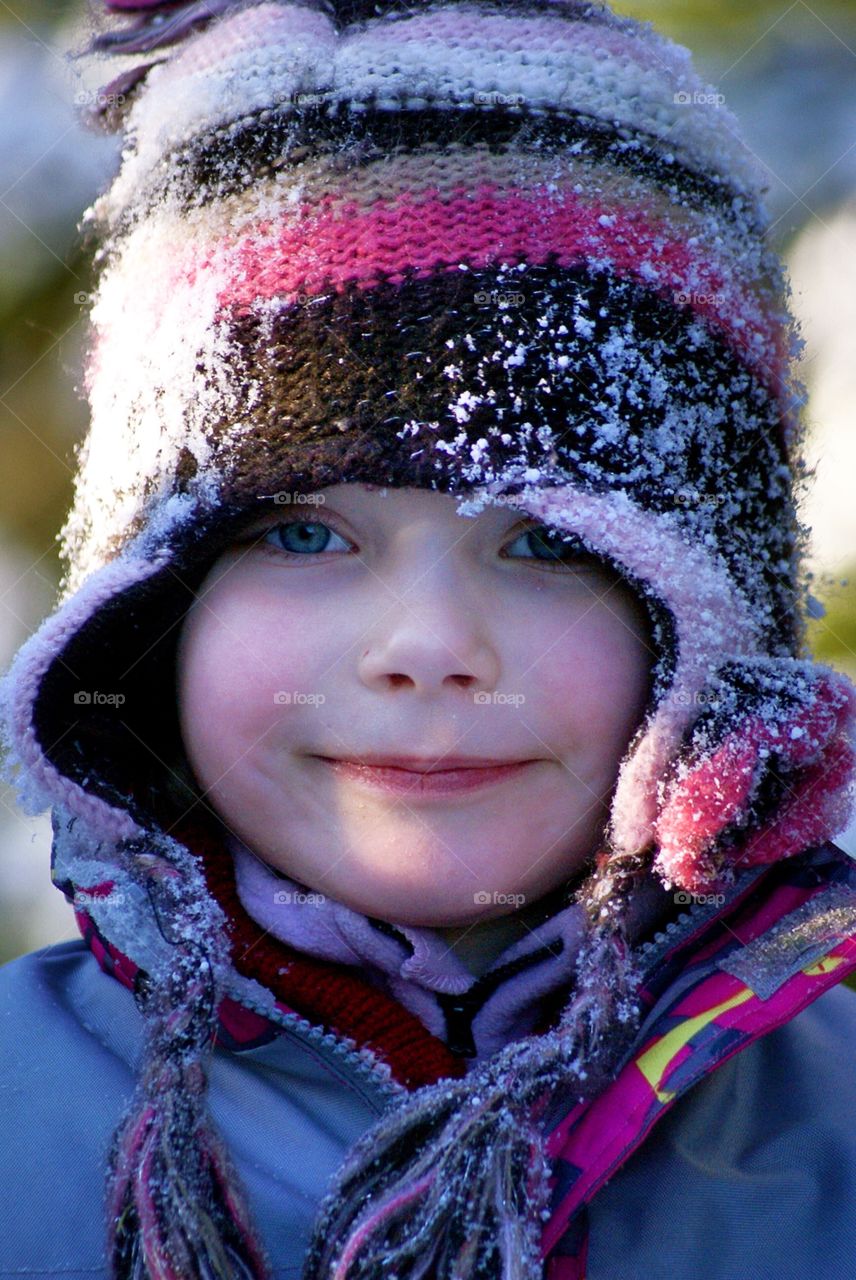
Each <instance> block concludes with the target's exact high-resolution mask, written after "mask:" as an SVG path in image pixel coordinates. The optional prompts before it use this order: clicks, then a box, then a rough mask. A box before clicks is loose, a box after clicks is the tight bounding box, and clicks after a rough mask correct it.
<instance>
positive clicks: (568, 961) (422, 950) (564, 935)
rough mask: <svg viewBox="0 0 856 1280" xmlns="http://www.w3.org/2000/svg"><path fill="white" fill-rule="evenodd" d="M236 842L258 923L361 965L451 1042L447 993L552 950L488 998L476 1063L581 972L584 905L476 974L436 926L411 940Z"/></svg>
mask: <svg viewBox="0 0 856 1280" xmlns="http://www.w3.org/2000/svg"><path fill="white" fill-rule="evenodd" d="M227 844H228V848H229V850H230V852H231V853H232V856H233V858H234V864H235V882H236V886H237V891H238V897H239V898H240V900H241V903H242V905H243V906H244V909H245V910H246V911H247V913H248V914H249V915H250V916H252V918H253V919H254V920H255V921H256V922H257V923H258V924H260V925H262V927H263V928H265V929H268V930H269V931H270V932H271V933H272V934H273V935H274V937H277V938H279V939H280V940H281V941H283V942H285V943H287V944H288V945H289V946H292V947H295V948H296V949H298V950H300V951H303V952H306V953H308V954H309V955H313V956H319V957H321V958H322V959H325V960H333V961H336V962H338V963H339V964H349V965H356V966H359V967H360V968H361V969H362V970H363V971H364V974H365V976H366V977H367V978H368V979H369V980H370V981H372V982H373V983H374V984H375V985H377V986H380V987H382V988H383V989H384V990H386V991H387V992H388V993H389V994H390V995H392V996H393V997H394V998H395V999H396V1000H398V1001H399V1003H401V1004H402V1005H404V1007H405V1008H406V1009H409V1010H410V1011H411V1013H414V1014H415V1015H416V1016H417V1017H418V1018H419V1019H420V1020H421V1021H422V1023H423V1024H424V1025H425V1026H426V1027H427V1029H428V1030H429V1031H430V1032H431V1033H432V1035H436V1036H438V1037H439V1038H440V1039H441V1040H443V1041H444V1043H448V1036H447V1027H446V1018H445V1015H444V1013H443V1009H442V1006H441V1002H440V1000H439V999H438V996H442V995H454V996H460V995H463V994H464V993H466V992H468V991H470V990H471V988H473V987H474V986H475V985H476V983H478V982H482V983H483V984H484V986H485V987H489V986H490V984H489V983H487V982H486V981H485V979H486V978H488V977H489V976H490V975H491V974H493V973H495V972H496V971H497V970H498V969H500V968H503V967H504V966H505V965H507V964H509V963H510V962H511V961H514V960H518V959H520V958H522V957H523V956H528V955H531V954H533V953H534V952H537V951H539V950H541V949H544V948H547V950H545V952H544V955H543V956H542V957H540V958H539V959H537V960H533V962H532V964H531V966H528V967H526V968H525V969H524V970H523V972H521V973H512V974H510V975H509V976H508V977H505V978H502V979H500V980H499V981H498V984H497V986H496V987H495V989H494V990H492V991H489V992H488V993H487V994H486V995H485V998H484V1001H483V1003H482V1004H481V1005H480V1007H479V1008H478V1011H477V1012H476V1013H475V1014H474V1016H473V1017H472V1020H471V1023H470V1028H471V1031H472V1037H473V1041H474V1044H475V1049H476V1056H475V1058H472V1059H470V1061H469V1065H470V1067H472V1066H474V1065H477V1064H478V1063H480V1062H482V1061H483V1060H484V1059H485V1058H487V1057H490V1056H491V1054H493V1053H495V1052H496V1051H497V1050H498V1049H500V1048H502V1047H503V1045H505V1044H507V1043H509V1041H511V1040H514V1039H519V1038H520V1037H522V1036H525V1035H528V1034H530V1033H531V1032H532V1031H533V1030H534V1028H535V1026H536V1024H537V1022H538V1019H539V1016H540V1011H541V1000H542V998H543V997H544V996H547V995H549V994H550V993H551V992H553V991H555V990H556V989H557V988H559V987H560V986H561V985H563V984H564V985H568V984H569V983H570V981H571V980H572V978H573V975H574V967H575V964H576V959H577V953H578V950H579V945H580V941H581V938H582V934H583V928H584V924H583V912H582V909H581V908H580V907H579V906H577V905H576V904H575V903H574V904H571V905H570V906H568V907H565V908H564V909H563V910H561V911H558V912H556V914H555V915H553V916H551V917H550V918H549V919H548V920H545V921H544V922H543V923H542V924H540V925H537V926H536V927H535V928H533V929H532V930H531V932H530V933H529V934H528V935H527V936H526V937H524V938H520V939H518V940H517V941H516V942H514V943H512V944H511V945H510V946H508V947H506V949H505V950H504V951H503V952H502V954H501V955H500V956H498V957H497V959H496V960H495V961H494V963H493V964H492V965H491V967H490V969H488V970H487V973H486V974H483V975H481V977H476V976H475V975H474V974H472V973H470V971H469V970H468V969H466V968H465V967H464V965H463V964H462V963H461V961H460V960H459V959H458V957H457V956H456V955H455V953H454V951H452V950H451V948H450V947H449V945H448V943H447V942H446V941H445V939H444V938H443V937H442V935H441V934H439V933H438V932H437V931H436V930H435V929H431V928H425V927H417V926H414V925H394V926H393V928H395V929H396V930H398V932H399V933H400V934H402V935H403V936H404V938H405V939H406V940H407V942H408V943H410V947H408V946H407V945H406V943H405V942H404V941H402V940H401V939H400V938H397V937H394V936H391V935H390V934H388V933H386V932H384V931H383V930H382V929H380V928H378V927H377V925H375V924H372V923H371V921H370V920H369V919H368V917H367V916H365V915H363V914H362V913H361V912H359V911H354V910H352V909H351V908H350V907H347V906H345V904H344V903H342V902H339V901H337V900H336V899H334V898H330V897H326V896H324V895H320V894H313V893H312V892H311V891H310V890H308V889H307V888H306V887H305V886H304V885H301V884H299V883H298V882H297V881H294V880H290V879H288V878H287V877H284V876H281V875H280V874H279V873H277V872H274V871H273V870H272V869H271V868H270V867H269V866H268V865H267V864H266V863H265V862H263V861H262V860H261V858H259V857H257V856H256V854H254V853H253V852H252V851H251V850H250V849H248V848H247V846H246V845H244V844H243V843H242V842H241V841H239V840H237V839H236V838H235V837H234V836H230V837H229V839H228V841H227ZM411 947H412V952H411Z"/></svg>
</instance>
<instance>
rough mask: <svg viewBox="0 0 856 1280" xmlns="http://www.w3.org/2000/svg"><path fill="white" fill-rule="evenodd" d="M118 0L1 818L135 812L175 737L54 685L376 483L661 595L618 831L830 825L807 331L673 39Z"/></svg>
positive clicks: (603, 26) (842, 706)
mask: <svg viewBox="0 0 856 1280" xmlns="http://www.w3.org/2000/svg"><path fill="white" fill-rule="evenodd" d="M106 9H107V10H108V11H110V20H109V23H108V25H107V26H106V27H105V28H104V29H103V30H101V31H100V32H99V33H98V34H97V35H95V36H94V37H93V39H92V42H91V51H94V52H95V53H97V54H99V55H105V54H109V55H110V57H111V58H112V59H114V60H115V61H116V64H117V65H120V64H121V66H122V70H121V72H120V74H119V75H118V76H117V77H115V78H114V79H113V81H112V82H111V83H110V84H108V85H107V87H106V88H105V89H104V90H103V91H102V92H101V94H100V95H99V98H98V106H97V108H96V109H95V112H94V114H95V115H96V116H99V117H100V119H101V121H102V123H103V124H105V126H106V127H108V128H113V129H117V128H122V129H123V130H124V135H125V150H124V153H123V158H122V164H121V168H120V171H119V173H118V174H117V176H116V178H115V180H114V181H113V183H112V184H111V185H110V187H109V188H108V189H107V190H106V191H105V192H104V193H103V194H102V195H101V196H100V197H99V199H98V200H97V201H96V202H95V204H94V205H93V207H92V208H91V209H90V210H89V211H88V213H87V215H86V218H85V224H86V226H87V228H88V229H89V231H90V233H91V234H92V235H93V236H94V237H95V238H96V240H97V243H98V245H99V248H98V253H97V261H98V265H99V279H98V285H97V290H96V293H95V299H94V305H93V307H92V312H91V332H90V345H89V351H88V359H87V367H86V375H85V386H86V392H87V395H88V398H89V403H90V406H91V426H90V429H89V434H88V436H87V438H86V441H85V443H84V444H83V446H82V448H81V452H80V459H79V461H80V466H79V473H78V476H77V482H76V489H75V498H74V505H73V508H72V510H71V512H70V513H69V516H68V519H67V521H66V524H65V527H64V529H63V534H62V546H63V554H64V558H65V562H66V566H67V569H66V574H65V578H64V581H63V586H62V593H61V608H60V609H59V610H58V612H57V613H56V614H55V615H54V616H53V617H52V618H50V619H48V620H47V622H46V623H45V624H44V625H43V627H42V629H41V630H40V631H39V632H38V634H37V635H36V636H35V637H34V638H33V639H32V641H31V642H29V644H28V645H26V646H24V649H23V650H22V651H21V654H20V655H19V658H18V662H17V665H16V669H15V672H14V673H13V677H12V680H11V684H7V687H6V693H5V706H6V712H7V720H8V723H9V724H10V726H11V734H10V736H11V744H12V746H11V756H12V760H13V764H14V765H15V766H18V765H19V766H21V771H22V781H20V782H19V785H20V787H21V789H22V797H23V802H25V803H29V804H30V805H32V806H36V807H41V808H43V807H45V805H46V804H49V803H51V802H52V800H53V799H55V798H59V799H61V800H62V802H63V803H64V804H65V805H66V806H67V807H68V809H69V811H70V812H72V813H78V814H80V815H81V816H83V815H85V816H86V817H87V819H88V820H90V821H91V822H92V823H93V824H94V827H95V829H96V830H97V831H98V832H100V833H101V834H102V835H104V836H105V837H127V836H130V835H132V834H134V833H138V832H139V831H141V830H143V829H145V827H146V825H147V822H148V821H149V815H147V814H146V812H145V810H144V809H141V808H139V807H135V802H134V801H133V800H132V799H131V797H130V795H129V786H128V779H129V777H131V776H135V775H137V774H139V771H140V769H145V768H148V767H149V759H148V758H145V757H142V758H141V754H140V753H141V748H139V745H138V744H139V741H140V739H143V740H147V741H148V740H149V736H148V735H151V734H157V733H160V734H167V735H169V734H171V735H172V737H173V738H174V736H175V725H174V723H172V722H169V712H168V711H166V712H163V715H162V719H161V720H159V721H154V720H152V721H151V722H148V721H145V722H144V721H143V720H142V719H140V720H137V721H136V722H135V723H133V724H132V720H133V717H134V716H135V715H138V716H140V717H142V716H143V712H142V710H140V711H135V710H134V708H135V707H140V704H141V703H143V702H146V699H141V698H140V697H136V698H128V699H126V711H125V713H124V716H123V715H121V714H120V715H117V714H116V712H115V710H114V709H113V708H104V707H98V708H95V707H93V708H91V709H90V710H89V711H84V710H83V709H82V708H81V707H80V706H79V705H75V704H74V702H73V699H72V687H73V686H74V687H78V686H81V685H85V683H86V674H87V672H91V671H92V669H93V666H92V664H93V661H94V658H93V654H94V652H95V651H96V641H97V651H98V654H99V659H98V663H99V665H98V671H99V682H100V683H101V684H102V685H105V684H109V687H114V688H116V689H117V690H118V689H121V688H123V687H126V686H127V687H129V688H134V687H135V686H134V685H133V681H134V679H135V678H136V679H138V680H142V679H143V677H144V675H145V678H146V679H149V680H150V679H151V674H152V670H153V667H152V664H153V663H154V662H155V661H156V659H157V655H158V654H161V657H160V662H161V665H162V669H163V670H164V671H166V670H168V669H169V662H170V658H171V654H170V651H169V649H168V648H166V647H165V646H164V644H163V643H162V644H160V646H159V647H158V645H157V644H156V643H155V641H156V640H157V639H158V638H159V637H160V636H161V635H162V633H163V632H164V621H165V619H167V618H170V617H178V616H179V615H180V612H181V609H182V608H185V607H186V606H187V604H189V602H190V600H191V599H192V591H193V587H194V585H195V584H196V583H198V581H199V580H201V576H202V575H203V573H204V571H205V567H206V565H210V563H211V560H212V557H213V555H214V553H215V551H216V549H217V547H218V546H219V545H221V544H220V542H218V539H221V538H222V537H224V536H225V532H224V531H226V530H228V529H229V528H231V527H233V526H232V524H231V523H230V522H233V521H234V520H236V519H238V518H239V517H241V515H242V514H246V512H247V511H248V509H251V508H252V507H253V506H254V505H257V504H258V503H259V502H262V501H270V500H271V498H272V496H273V495H275V494H277V493H281V492H288V493H291V494H297V493H301V492H308V491H311V490H313V489H316V488H318V487H320V486H324V485H329V484H334V483H337V482H341V481H366V482H371V483H375V484H377V483H382V484H389V485H397V486H402V485H417V486H423V487H430V488H434V489H438V490H441V491H445V492H453V493H456V494H459V495H460V497H461V500H462V507H461V509H462V511H464V512H465V513H466V512H469V513H474V512H476V511H478V510H479V509H480V508H481V507H482V506H483V505H484V504H485V503H489V502H491V501H492V500H494V499H496V498H497V497H501V498H503V499H504V500H505V501H506V502H507V500H508V498H509V496H510V495H515V500H516V501H518V502H519V503H520V505H521V507H523V508H524V509H525V510H526V511H528V512H531V513H532V514H538V515H541V516H543V517H544V519H545V520H548V521H549V522H551V523H552V524H553V525H555V526H556V527H558V528H562V529H566V530H568V531H571V532H573V533H574V534H576V535H577V536H578V537H579V538H580V539H582V541H583V542H584V543H585V545H586V546H588V547H589V548H590V549H591V550H593V551H595V552H596V553H598V554H600V555H602V556H604V557H606V558H608V559H609V560H610V561H611V562H612V563H614V564H616V565H617V566H618V567H619V568H620V569H621V570H622V572H623V573H624V574H625V575H626V577H627V578H628V579H629V580H630V581H631V582H633V583H635V584H636V586H637V588H638V589H639V590H640V591H641V592H642V593H643V595H644V596H645V597H646V599H647V600H648V602H649V605H650V607H651V610H652V615H653V616H654V618H655V620H656V635H657V637H658V640H659V644H660V653H659V659H658V663H657V669H656V680H655V688H654V693H653V696H652V699H651V704H650V706H649V709H648V712H647V715H646V718H645V721H644V723H643V725H642V726H641V728H640V731H639V733H638V734H637V735H636V738H635V739H634V742H633V743H632V744H631V746H630V749H629V750H628V753H627V756H626V758H625V760H624V762H623V764H622V768H621V772H620V775H619V781H618V786H617V789H616V794H615V799H614V805H613V810H612V818H611V827H610V840H611V844H612V845H613V847H615V848H617V849H625V850H628V851H632V850H639V849H643V848H647V847H650V848H652V849H654V850H656V851H657V853H658V861H657V866H658V868H659V869H660V871H661V872H662V873H663V875H664V876H666V877H668V878H670V879H671V880H673V881H674V882H675V883H678V884H681V885H684V886H686V887H692V886H696V887H698V886H699V885H701V884H702V883H708V882H710V881H712V880H713V879H715V877H716V875H717V874H718V872H719V871H720V870H721V868H722V866H723V864H724V863H726V862H728V861H735V860H739V859H740V857H741V856H742V854H741V850H742V845H743V843H744V840H743V836H744V835H745V834H746V832H747V831H748V830H749V829H750V828H752V826H753V824H755V823H756V820H757V819H758V818H759V815H761V813H762V811H763V813H764V816H765V817H766V818H770V819H771V820H774V826H775V829H776V830H777V831H778V832H779V836H778V837H777V839H776V840H771V841H767V842H762V843H761V844H760V845H759V844H757V843H756V844H755V845H753V850H754V852H751V853H747V857H752V858H754V857H762V856H763V858H765V859H771V858H775V857H778V856H782V855H783V854H784V853H786V852H788V851H790V850H791V849H792V848H793V847H795V846H796V845H797V844H799V843H801V842H804V841H805V840H806V839H808V840H815V839H821V838H822V837H823V836H824V835H829V834H831V833H832V832H833V828H834V827H835V826H836V824H840V823H841V822H842V821H843V819H844V818H845V817H846V812H847V806H848V803H849V802H848V798H847V792H846V786H845V784H844V777H845V774H846V773H847V765H848V761H849V759H850V755H849V753H850V752H851V746H850V742H851V736H852V732H851V729H850V727H849V726H850V725H851V722H852V715H853V693H852V690H851V687H850V685H849V683H848V682H846V681H845V680H844V679H843V678H842V677H838V676H835V675H834V674H833V673H831V672H829V671H826V670H824V669H822V668H819V667H817V666H815V665H814V664H812V663H811V662H810V661H809V660H808V659H807V658H806V657H805V656H803V654H804V648H803V646H804V639H803V628H802V604H801V599H802V594H803V584H802V582H801V580H800V569H799V556H800V551H801V533H800V530H799V526H798V524H797V520H796V516H795V507H794V494H793V490H794V482H795V478H796V479H798V478H799V476H800V474H801V464H800V462H799V456H798V452H799V444H800V421H799V409H800V404H801V398H802V393H801V388H800V387H799V386H798V385H797V384H796V383H795V382H794V380H793V376H792V362H793V357H794V355H795V354H796V352H797V349H798V345H799V344H798V341H797V338H796V335H795V333H794V327H793V324H792V321H791V318H790V316H789V313H788V310H787V302H786V296H787V284H786V281H785V279H784V276H783V272H782V268H781V264H780V263H779V261H778V259H777V257H776V255H775V254H774V253H773V252H772V250H771V249H770V248H769V246H768V244H767V243H766V239H765V229H766V227H767V216H766V213H765V210H764V208H763V204H762V199H761V195H762V189H761V176H760V174H759V173H758V171H757V167H756V164H755V162H754V160H753V157H752V155H751V153H750V152H749V151H748V149H747V148H746V147H745V145H744V144H743V142H742V140H741V136H740V132H739V128H738V126H737V122H736V121H735V119H734V117H733V116H732V115H731V113H730V112H729V111H728V110H727V108H726V107H724V106H723V105H718V99H717V97H716V95H714V94H712V92H711V91H710V87H709V86H707V85H705V84H704V83H703V82H702V81H701V80H700V79H699V78H698V76H697V74H696V73H695V71H694V70H693V67H692V65H691V61H690V58H689V54H688V53H687V51H686V50H684V49H681V48H679V47H677V46H675V45H674V44H672V43H671V42H669V41H667V40H665V39H664V38H662V37H661V36H659V35H657V34H656V33H655V32H654V31H653V29H652V28H651V27H650V26H649V25H648V24H642V23H638V22H635V21H632V20H629V19H623V18H619V17H617V16H615V15H614V14H612V13H611V12H610V11H609V10H608V9H606V8H605V7H603V6H601V5H599V4H588V3H581V2H577V0H547V2H545V3H541V4H533V3H490V4H478V3H457V4H456V3H448V4H417V5H404V4H400V3H377V4H376V3H371V4H370V3H362V2H361V0H351V2H349V3H341V4H333V3H327V2H319V3H306V4H296V3H279V2H274V0H269V2H268V3H260V4H252V3H243V4H234V3H233V4H230V3H228V2H227V0H217V3H211V0H205V2H204V3H202V2H201V0H200V2H199V3H188V4H183V5H175V4H167V3H148V2H147V0H113V2H112V3H108V4H107V5H106ZM116 15H120V17H119V18H118V19H117V16H116ZM102 26H103V23H102ZM98 72H99V74H101V73H103V67H102V66H101V65H99V66H98ZM174 631H175V628H173V633H174ZM105 654H106V658H105V656H104V655H105ZM110 655H115V658H112V659H111V656H110ZM120 655H121V657H120ZM129 655H130V656H131V657H132V659H133V665H132V667H131V668H130V674H127V675H126V674H125V673H126V672H127V671H128V669H129V663H128V656H129ZM111 662H112V663H113V666H111ZM72 672H73V673H74V674H73V675H72V674H71V673H72ZM123 680H124V681H125V684H124V685H123ZM110 682H112V683H110ZM145 714H146V715H148V714H151V715H152V716H153V715H154V714H155V713H154V712H151V713H149V712H148V711H147V712H146V713H145ZM127 725H131V726H132V731H131V730H129V729H128V728H127V727H126V726H127ZM801 728H804V730H805V732H804V736H794V734H795V733H798V731H800V729H801ZM105 735H106V736H105ZM107 740H109V741H110V742H111V744H112V746H113V748H114V749H112V750H111V751H110V753H109V756H110V760H109V761H107V762H105V761H104V758H103V757H104V754H105V752H104V750H103V744H104V742H105V741H107ZM728 742H732V743H736V742H740V743H743V746H742V748H741V750H740V751H736V749H735V750H732V749H731V748H728V747H727V745H726V744H727V743H728ZM750 744H751V745H750ZM830 762H834V763H830ZM808 779H811V782H810V783H809V781H808ZM806 787H808V788H809V790H808V791H807V792H805V788H806ZM700 789H701V790H702V791H704V793H705V795H706V796H708V797H710V795H712V794H713V793H714V792H716V794H717V795H719V793H720V792H721V793H722V797H724V798H721V799H720V801H719V802H717V803H716V804H714V803H713V802H712V801H711V802H708V801H705V802H704V803H701V801H700V802H699V803H698V804H695V803H694V802H693V803H692V804H691V803H690V798H689V797H690V796H691V795H695V794H696V792H698V791H699V790H700ZM804 792H805V794H803V793H804ZM774 793H775V796H774ZM795 796H800V797H802V798H801V799H800V801H799V804H798V806H797V807H798V809H799V813H800V814H802V815H803V816H801V817H799V819H797V818H796V817H795V818H794V820H793V824H792V830H791V827H789V825H788V816H787V814H788V812H789V805H792V804H793V803H794V798H795ZM774 798H776V803H774ZM803 811H805V812H803ZM795 812H796V811H795ZM775 814H778V816H777V817H776V816H775ZM807 815H808V816H807ZM811 815H814V816H813V818H812V817H811ZM775 824H778V825H775ZM789 831H790V835H789V834H788V832H789Z"/></svg>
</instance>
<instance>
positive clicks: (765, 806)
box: [655, 659, 856, 892]
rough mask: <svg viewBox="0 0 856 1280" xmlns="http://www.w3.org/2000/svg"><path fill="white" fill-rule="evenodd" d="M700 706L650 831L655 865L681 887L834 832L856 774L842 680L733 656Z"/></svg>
mask: <svg viewBox="0 0 856 1280" xmlns="http://www.w3.org/2000/svg"><path fill="white" fill-rule="evenodd" d="M706 701H707V703H708V706H707V708H706V710H705V711H704V712H703V713H702V715H701V716H699V717H698V719H697V720H696V722H695V724H694V726H693V728H692V730H691V731H690V740H689V743H688V749H687V751H686V752H685V753H684V754H683V755H682V758H681V762H680V764H679V765H678V768H677V770H676V772H675V774H674V775H673V777H672V778H671V780H670V781H667V782H666V784H665V786H664V801H663V804H662V807H661V809H660V813H659V816H658V819H657V823H656V828H655V830H656V836H657V843H658V853H657V858H656V861H655V868H656V870H658V871H659V873H660V874H661V876H662V877H663V879H664V880H666V881H668V882H669V883H670V884H676V885H678V886H680V887H681V888H683V889H686V890H688V891H690V892H703V891H706V890H708V889H710V888H712V887H713V886H714V885H715V884H716V883H717V882H719V881H722V880H724V879H727V871H728V869H729V868H731V867H735V868H736V867H746V866H753V865H758V864H762V863H771V862H778V861H779V860H780V859H782V858H787V857H790V856H791V855H793V854H797V853H800V852H802V851H803V850H804V849H807V848H809V847H810V846H811V845H813V844H819V843H821V842H823V841H824V840H828V839H830V838H832V837H833V836H835V835H836V834H837V833H838V832H839V831H841V830H842V829H843V828H844V827H845V826H846V825H847V821H848V818H849V816H850V812H851V808H852V782H853V777H854V770H856V690H854V688H853V685H852V684H851V682H850V681H849V680H848V679H847V678H846V677H845V676H842V675H839V674H837V673H835V672H833V671H829V670H827V669H825V668H822V667H818V666H815V665H814V664H812V663H809V662H799V661H795V660H791V659H775V660H764V659H761V660H758V661H757V662H752V663H748V662H747V663H734V664H730V665H729V666H728V667H727V668H724V669H723V671H722V672H721V673H720V675H719V678H718V681H717V684H716V686H715V687H714V688H712V690H711V692H710V694H709V695H708V697H707V698H706ZM741 707H742V711H741Z"/></svg>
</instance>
